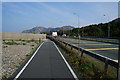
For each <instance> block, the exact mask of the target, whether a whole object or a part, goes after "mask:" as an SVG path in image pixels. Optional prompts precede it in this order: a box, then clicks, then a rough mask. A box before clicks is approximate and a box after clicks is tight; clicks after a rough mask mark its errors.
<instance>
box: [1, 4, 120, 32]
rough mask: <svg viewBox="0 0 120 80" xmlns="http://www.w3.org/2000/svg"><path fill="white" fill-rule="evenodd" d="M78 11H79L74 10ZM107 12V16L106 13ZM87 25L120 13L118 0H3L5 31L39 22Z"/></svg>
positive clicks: (100, 21)
mask: <svg viewBox="0 0 120 80" xmlns="http://www.w3.org/2000/svg"><path fill="white" fill-rule="evenodd" d="M74 13H76V15H75V14H74ZM103 15H106V16H103ZM78 16H79V20H80V21H79V23H80V24H79V26H80V27H84V26H87V25H91V24H99V23H106V22H108V21H111V20H114V19H116V18H117V17H118V3H117V2H3V3H2V32H11V33H21V32H22V31H23V30H26V29H31V28H33V27H36V26H43V27H46V28H55V27H61V26H66V25H71V26H74V27H78V20H77V19H78Z"/></svg>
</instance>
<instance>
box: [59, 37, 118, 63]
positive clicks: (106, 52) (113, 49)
mask: <svg viewBox="0 0 120 80" xmlns="http://www.w3.org/2000/svg"><path fill="white" fill-rule="evenodd" d="M60 40H62V41H66V42H68V43H71V44H73V45H76V46H78V39H70V38H60ZM79 47H81V48H84V49H86V50H89V51H92V52H95V53H96V54H100V55H103V56H105V57H108V58H111V59H113V60H115V61H118V45H117V44H109V43H103V42H95V41H87V40H80V42H79Z"/></svg>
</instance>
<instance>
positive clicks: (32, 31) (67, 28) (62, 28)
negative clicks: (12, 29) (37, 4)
mask: <svg viewBox="0 0 120 80" xmlns="http://www.w3.org/2000/svg"><path fill="white" fill-rule="evenodd" d="M73 28H74V27H73V26H63V27H58V28H45V27H41V26H39V27H34V28H32V29H29V30H24V31H22V33H37V34H39V33H42V32H53V31H60V30H72V29H73Z"/></svg>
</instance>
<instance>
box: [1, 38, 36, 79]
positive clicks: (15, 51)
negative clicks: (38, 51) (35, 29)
mask: <svg viewBox="0 0 120 80" xmlns="http://www.w3.org/2000/svg"><path fill="white" fill-rule="evenodd" d="M5 42H15V43H19V44H18V45H16V44H12V45H10V44H6V43H5ZM2 43H3V44H2V74H3V76H4V75H5V76H6V77H7V78H8V77H10V76H11V75H12V74H13V73H14V72H15V71H16V70H17V69H18V67H19V66H20V65H21V64H22V62H23V61H24V60H25V59H26V57H28V56H29V55H30V53H31V52H32V51H33V50H34V49H35V47H37V45H38V41H36V42H35V41H28V42H27V41H12V40H4V41H3V42H2Z"/></svg>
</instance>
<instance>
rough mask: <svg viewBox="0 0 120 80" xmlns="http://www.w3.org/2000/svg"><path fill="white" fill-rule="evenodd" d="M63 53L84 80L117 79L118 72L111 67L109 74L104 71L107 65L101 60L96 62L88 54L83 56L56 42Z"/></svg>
mask: <svg viewBox="0 0 120 80" xmlns="http://www.w3.org/2000/svg"><path fill="white" fill-rule="evenodd" d="M56 43H57V44H58V45H59V47H60V49H61V51H62V53H64V55H65V56H66V57H67V59H68V61H69V62H70V63H72V65H73V67H74V68H75V69H76V70H77V72H78V73H79V74H80V76H82V77H83V78H84V80H100V79H104V80H114V79H117V70H116V68H113V67H111V66H109V67H108V72H107V74H106V73H105V71H104V67H105V64H104V63H103V62H101V61H99V60H96V59H94V58H92V57H90V56H88V55H86V54H83V57H81V53H80V52H79V53H78V51H77V50H76V49H73V50H72V51H71V48H70V47H69V46H65V45H64V44H62V43H58V42H56Z"/></svg>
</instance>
